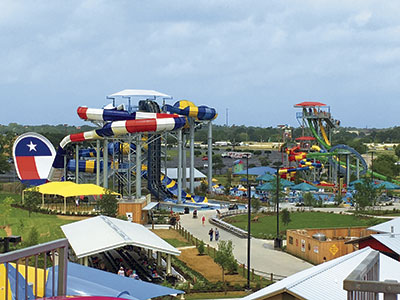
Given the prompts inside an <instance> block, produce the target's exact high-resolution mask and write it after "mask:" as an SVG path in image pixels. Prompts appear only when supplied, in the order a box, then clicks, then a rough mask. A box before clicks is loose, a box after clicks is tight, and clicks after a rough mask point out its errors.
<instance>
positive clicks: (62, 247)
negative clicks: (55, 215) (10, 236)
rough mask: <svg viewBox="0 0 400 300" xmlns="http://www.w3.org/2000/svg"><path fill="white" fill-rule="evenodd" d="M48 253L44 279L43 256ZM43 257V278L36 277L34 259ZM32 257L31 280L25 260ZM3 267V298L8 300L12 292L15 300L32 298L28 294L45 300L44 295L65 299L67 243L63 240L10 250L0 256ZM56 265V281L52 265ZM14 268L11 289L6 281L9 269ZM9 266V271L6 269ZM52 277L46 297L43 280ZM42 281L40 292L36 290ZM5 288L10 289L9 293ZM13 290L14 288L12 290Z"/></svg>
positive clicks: (36, 263) (44, 260)
mask: <svg viewBox="0 0 400 300" xmlns="http://www.w3.org/2000/svg"><path fill="white" fill-rule="evenodd" d="M49 253H50V259H51V266H52V268H51V275H50V274H49V275H48V276H46V273H47V272H46V268H47V256H48V254H49ZM41 255H43V270H44V272H43V278H39V276H38V260H39V258H40V256H41ZM32 257H33V258H34V261H33V266H31V268H34V270H33V273H34V276H33V277H34V278H29V274H30V273H32V272H29V268H30V267H29V265H30V264H29V261H30V258H32ZM2 264H4V265H5V276H4V277H5V278H0V280H2V281H3V280H4V281H3V283H4V289H5V291H4V295H5V299H9V295H11V292H12V291H14V293H15V294H14V295H13V296H14V298H13V299H16V300H19V299H25V300H27V299H32V298H30V297H29V296H28V295H30V294H33V295H34V296H35V299H36V298H39V295H40V297H46V296H48V297H49V296H52V297H54V296H65V294H66V290H67V265H68V240H67V239H59V240H55V241H51V242H48V243H44V244H39V245H36V246H32V247H28V248H25V249H20V250H16V251H12V252H9V253H5V254H0V265H2ZM21 264H22V265H21ZM56 265H57V266H58V275H57V277H58V278H57V280H56V274H55V266H56ZM14 266H15V285H14V286H12V285H11V282H10V281H9V279H10V278H9V274H12V273H11V272H13V268H14ZM10 267H11V268H10ZM21 271H23V273H24V274H25V278H24V279H22V280H23V282H19V281H20V280H21V278H20V277H21V275H20V272H21ZM50 276H52V286H51V295H46V278H47V279H48V278H50ZM42 281H43V291H42V292H41V291H38V283H39V282H42ZM56 282H57V291H56V287H55V283H56ZM31 284H34V290H30V289H32V287H31ZM9 285H10V289H11V291H10V290H9ZM13 287H14V288H15V289H13ZM20 290H22V291H24V295H19V293H20Z"/></svg>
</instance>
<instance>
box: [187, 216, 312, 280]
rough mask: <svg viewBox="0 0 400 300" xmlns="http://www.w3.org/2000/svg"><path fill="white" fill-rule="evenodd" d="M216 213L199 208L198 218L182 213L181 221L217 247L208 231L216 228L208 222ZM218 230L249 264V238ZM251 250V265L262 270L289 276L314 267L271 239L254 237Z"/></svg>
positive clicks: (222, 238) (242, 259)
mask: <svg viewBox="0 0 400 300" xmlns="http://www.w3.org/2000/svg"><path fill="white" fill-rule="evenodd" d="M221 211H223V210H221ZM215 213H216V212H215V211H214V210H210V211H208V210H207V211H200V210H199V213H198V218H197V219H193V216H192V214H187V215H181V220H180V222H181V225H182V226H183V227H184V228H185V229H186V230H188V231H189V232H190V233H191V234H193V235H194V236H195V237H196V238H198V239H201V240H203V241H204V242H205V243H206V244H209V245H210V246H212V247H215V248H216V247H217V242H216V241H212V242H210V238H209V235H208V231H209V230H210V228H211V227H213V228H214V229H215V225H211V224H210V223H209V222H208V220H209V218H211V217H212V216H215ZM203 215H204V216H205V217H206V222H205V225H204V226H203V225H202V224H201V218H202V217H203ZM218 230H219V232H220V240H232V242H233V245H234V250H233V253H234V255H235V257H236V259H237V260H238V262H239V263H241V264H243V263H244V264H246V265H247V239H242V238H239V237H237V236H235V235H233V234H231V233H229V232H227V231H224V230H223V229H221V228H218ZM250 250H251V256H250V258H251V260H250V267H251V268H254V269H255V270H258V271H261V272H265V273H274V274H277V275H282V276H289V275H292V274H294V273H297V272H299V271H302V270H305V269H308V268H310V267H312V264H310V263H308V262H305V261H303V260H301V259H299V258H297V257H294V256H292V255H290V254H288V253H286V252H282V251H277V250H274V245H273V241H271V240H262V239H256V238H252V239H251V246H250Z"/></svg>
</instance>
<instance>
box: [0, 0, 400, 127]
mask: <svg viewBox="0 0 400 300" xmlns="http://www.w3.org/2000/svg"><path fill="white" fill-rule="evenodd" d="M399 15H400V2H399V1H396V0H394V1H382V0H376V1H369V0H359V1H357V0H352V1H349V0H342V1H341V0H336V1H324V0H314V1H306V0H301V1H300V0H299V1H289V0H288V1H282V0H277V1H275V0H269V1H262V0H258V1H239V0H210V1H202V0H196V1H189V0H181V1H179V0H168V1H165V0H158V1H134V0H131V1H128V0H126V1H122V0H115V1H100V0H99V1H94V0H87V1H50V0H49V1H33V0H32V1H17V0H1V1H0V37H1V47H0V62H1V63H0V91H1V95H0V97H1V98H0V99H1V100H0V103H1V109H0V124H8V123H10V122H17V123H20V124H45V123H47V124H60V123H68V124H76V125H79V124H82V122H81V121H80V120H79V118H78V116H77V114H76V108H77V107H78V106H80V105H87V106H89V107H95V108H98V107H102V106H103V105H105V104H107V103H108V101H107V100H106V99H105V97H106V96H107V95H109V94H112V93H114V92H117V91H120V90H122V89H126V88H136V89H154V90H157V91H160V92H164V93H167V94H170V95H172V96H173V97H174V101H175V100H180V99H188V100H191V101H193V102H195V103H196V104H198V105H201V104H205V105H209V106H211V107H215V108H216V109H217V110H218V112H219V118H218V119H217V121H216V123H217V124H225V122H226V109H227V108H228V109H229V124H230V125H231V124H236V125H241V124H245V125H256V126H276V125H278V124H291V125H297V122H296V118H295V112H296V110H295V109H294V108H293V105H294V104H296V103H298V102H301V101H304V100H315V101H321V102H324V103H327V104H329V105H330V107H331V111H332V113H333V115H334V117H335V118H337V119H340V120H341V121H342V125H343V126H357V127H366V126H368V127H380V128H381V127H391V126H398V125H399V123H400V118H399V116H400V102H399V100H400V98H399V96H400V84H399V83H400V64H399V63H400V18H399Z"/></svg>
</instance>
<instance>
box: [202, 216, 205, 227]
mask: <svg viewBox="0 0 400 300" xmlns="http://www.w3.org/2000/svg"><path fill="white" fill-rule="evenodd" d="M205 221H206V217H205V216H203V217H202V218H201V223H202V224H203V226H204V223H205Z"/></svg>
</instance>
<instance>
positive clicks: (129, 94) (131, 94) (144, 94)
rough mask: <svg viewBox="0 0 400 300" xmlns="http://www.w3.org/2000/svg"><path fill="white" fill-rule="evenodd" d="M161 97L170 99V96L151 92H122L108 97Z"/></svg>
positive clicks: (130, 90)
mask: <svg viewBox="0 0 400 300" xmlns="http://www.w3.org/2000/svg"><path fill="white" fill-rule="evenodd" d="M118 96H120V97H162V98H166V99H172V97H171V96H170V95H167V94H163V93H160V92H157V91H153V90H132V89H128V90H122V91H120V92H118V93H114V94H111V95H110V96H108V97H118Z"/></svg>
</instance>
